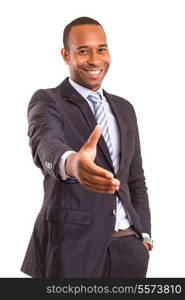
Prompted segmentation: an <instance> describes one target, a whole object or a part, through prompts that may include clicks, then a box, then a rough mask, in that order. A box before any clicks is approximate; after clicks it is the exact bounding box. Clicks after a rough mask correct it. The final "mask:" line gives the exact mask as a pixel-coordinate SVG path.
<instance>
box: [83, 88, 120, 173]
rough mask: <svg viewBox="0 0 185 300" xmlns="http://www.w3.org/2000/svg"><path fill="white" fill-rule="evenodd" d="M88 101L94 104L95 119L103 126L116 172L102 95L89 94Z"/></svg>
mask: <svg viewBox="0 0 185 300" xmlns="http://www.w3.org/2000/svg"><path fill="white" fill-rule="evenodd" d="M87 99H89V100H90V101H91V102H92V104H93V108H94V116H95V119H96V121H97V123H98V124H99V125H100V126H101V133H102V135H103V137H104V140H105V142H106V144H107V147H108V149H109V152H110V156H111V159H112V164H113V168H114V170H115V164H114V157H113V149H112V143H111V140H110V135H109V128H108V124H107V119H106V115H105V110H104V106H103V102H102V98H101V95H100V93H98V92H94V93H91V94H89V96H88V97H87Z"/></svg>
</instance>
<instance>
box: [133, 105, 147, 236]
mask: <svg viewBox="0 0 185 300" xmlns="http://www.w3.org/2000/svg"><path fill="white" fill-rule="evenodd" d="M132 109H133V107H132ZM133 114H134V119H135V123H136V134H135V148H134V153H133V157H132V161H131V164H130V168H129V177H128V185H129V190H130V195H131V201H132V205H133V207H134V208H135V210H136V211H137V213H138V214H139V216H140V221H141V225H142V232H145V233H148V234H149V235H151V214H150V208H149V200H148V193H147V187H146V182H145V176H144V170H143V166H142V156H141V147H140V138H139V130H138V125H137V118H136V114H135V111H134V109H133Z"/></svg>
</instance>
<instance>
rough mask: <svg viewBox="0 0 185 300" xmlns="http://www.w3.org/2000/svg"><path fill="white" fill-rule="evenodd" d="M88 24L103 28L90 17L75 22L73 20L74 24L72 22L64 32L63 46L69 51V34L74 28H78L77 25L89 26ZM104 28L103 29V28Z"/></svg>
mask: <svg viewBox="0 0 185 300" xmlns="http://www.w3.org/2000/svg"><path fill="white" fill-rule="evenodd" d="M88 24H94V25H99V26H101V27H102V25H101V24H100V23H99V22H98V21H96V20H94V19H92V18H89V17H80V18H77V19H75V20H73V21H72V22H70V23H69V24H68V25H67V26H66V27H65V28H64V32H63V44H64V48H65V49H68V48H69V47H68V37H69V33H70V31H71V29H72V27H73V26H77V25H88ZM102 28H103V27H102Z"/></svg>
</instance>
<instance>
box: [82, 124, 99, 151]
mask: <svg viewBox="0 0 185 300" xmlns="http://www.w3.org/2000/svg"><path fill="white" fill-rule="evenodd" d="M100 136H101V127H100V125H96V127H95V129H94V130H93V132H92V133H91V135H90V136H89V138H88V140H87V142H86V143H85V146H88V147H92V148H95V147H96V145H97V143H98V140H99V138H100Z"/></svg>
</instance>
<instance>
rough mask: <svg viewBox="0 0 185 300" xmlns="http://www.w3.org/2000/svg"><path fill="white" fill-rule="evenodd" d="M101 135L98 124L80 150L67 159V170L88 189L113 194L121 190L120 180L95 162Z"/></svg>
mask: <svg viewBox="0 0 185 300" xmlns="http://www.w3.org/2000/svg"><path fill="white" fill-rule="evenodd" d="M100 136H101V127H100V125H96V127H95V129H94V130H93V132H92V133H91V135H90V136H89V138H88V140H87V141H86V143H85V144H84V145H83V146H82V148H81V149H80V151H79V152H76V153H72V154H70V155H69V156H68V158H67V161H66V172H67V174H68V175H69V176H71V177H75V178H76V179H78V181H79V182H80V183H81V184H82V185H83V186H84V187H86V188H87V189H90V190H93V191H96V192H99V193H107V194H113V193H115V191H116V190H119V184H120V182H119V180H118V179H116V178H114V175H113V174H112V173H111V172H110V171H108V170H106V169H104V168H102V167H99V166H98V165H96V164H95V163H94V160H95V157H96V153H97V150H96V147H97V143H98V140H99V138H100Z"/></svg>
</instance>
